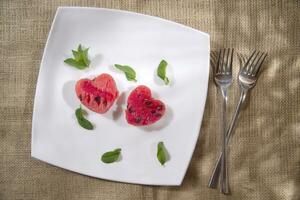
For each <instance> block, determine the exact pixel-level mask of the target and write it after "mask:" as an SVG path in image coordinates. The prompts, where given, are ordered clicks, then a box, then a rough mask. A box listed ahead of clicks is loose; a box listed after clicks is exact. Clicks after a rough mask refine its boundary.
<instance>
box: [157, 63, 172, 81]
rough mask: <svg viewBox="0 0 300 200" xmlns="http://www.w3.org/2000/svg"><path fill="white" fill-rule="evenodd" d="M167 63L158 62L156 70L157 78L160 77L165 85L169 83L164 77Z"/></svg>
mask: <svg viewBox="0 0 300 200" xmlns="http://www.w3.org/2000/svg"><path fill="white" fill-rule="evenodd" d="M167 65H168V63H167V62H166V61H165V60H162V61H160V63H159V65H158V68H157V76H158V77H160V78H161V79H162V80H163V81H164V82H165V84H166V85H168V84H169V83H170V81H169V79H168V77H167V76H166V68H167Z"/></svg>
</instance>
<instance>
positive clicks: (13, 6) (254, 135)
mask: <svg viewBox="0 0 300 200" xmlns="http://www.w3.org/2000/svg"><path fill="white" fill-rule="evenodd" d="M225 2H226V3H225ZM62 5H64V6H67V5H69V6H92V7H105V8H116V9H123V10H130V11H134V12H140V13H145V14H149V15H154V16H159V17H162V18H166V19H169V20H173V21H176V22H179V23H182V24H185V25H188V26H191V27H193V28H196V29H200V30H202V31H205V32H207V33H209V34H210V35H211V47H212V49H218V48H221V47H234V48H235V49H236V50H237V51H239V52H241V53H244V54H247V53H249V52H250V50H252V49H260V50H263V51H268V52H269V56H268V58H267V61H266V63H265V65H264V69H263V71H262V74H261V77H260V80H259V82H258V84H257V86H256V88H255V89H254V90H253V92H252V93H251V97H250V100H249V101H248V104H247V106H246V107H245V109H244V112H243V113H242V114H241V116H240V121H239V125H238V127H237V129H236V132H235V135H234V137H233V138H232V141H231V144H230V147H231V149H230V186H231V191H232V195H231V196H223V195H221V194H220V193H219V191H217V190H212V189H209V188H207V187H206V185H207V181H208V179H209V175H210V173H211V170H212V167H213V165H214V163H215V159H216V155H217V153H218V150H219V148H218V144H219V132H218V128H216V127H218V119H219V104H218V103H217V94H216V88H215V85H214V84H213V82H212V78H211V81H210V85H209V91H208V98H207V103H206V109H205V114H204V119H203V122H202V128H201V137H200V138H199V140H198V143H197V146H196V149H195V152H194V155H193V158H192V161H191V164H190V166H189V168H188V171H187V174H186V177H185V179H184V182H183V184H182V186H181V187H151V186H140V185H132V184H124V183H116V182H110V181H104V180H100V179H95V178H90V177H87V176H83V175H80V174H76V173H73V172H70V171H66V170H64V169H60V168H57V167H53V166H50V165H48V164H45V163H43V162H40V161H37V160H34V159H32V158H31V157H30V139H31V118H32V106H33V98H34V92H35V84H36V80H37V76H38V70H39V66H40V61H41V58H42V53H43V48H44V46H45V42H46V38H47V34H48V32H49V29H50V26H51V22H52V20H53V17H54V14H55V11H56V8H57V7H58V6H62ZM237 70H238V65H237V62H235V74H236V73H237ZM238 91H239V90H238V87H237V84H236V82H235V84H234V87H232V89H231V91H230V103H229V107H230V108H229V111H230V112H232V110H233V107H234V104H235V103H236V102H237V100H238ZM0 94H1V98H0V199H1V200H9V199H38V200H40V199H51V200H56V199H58V200H60V199H72V200H76V199H105V200H119V199H128V200H135V199H155V200H156V199H158V200H163V199H167V200H172V199H180V200H183V199H189V200H193V199H204V200H208V199H223V198H224V199H239V200H241V199H263V200H267V199H293V200H298V199H300V195H299V193H300V1H298V0H290V1H275V0H273V1H267V0H266V1H209V0H203V1H197V0H191V1H179V0H178V1H175V0H162V1H158V0H157V1H134V0H128V1H121V0H113V1H110V0H103V1H93V0H69V1H68V0H49V1H38V0H32V1H30V0H23V1H22V0H20V1H16V0H1V1H0Z"/></svg>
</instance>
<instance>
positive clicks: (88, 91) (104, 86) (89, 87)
mask: <svg viewBox="0 0 300 200" xmlns="http://www.w3.org/2000/svg"><path fill="white" fill-rule="evenodd" d="M75 90H76V94H77V97H78V98H79V100H80V101H81V103H82V104H83V105H85V106H86V107H87V108H89V109H90V110H92V111H94V112H97V113H101V114H102V113H105V112H107V111H108V110H109V109H110V107H111V106H112V105H113V104H114V102H115V100H116V98H117V97H118V94H119V92H118V89H117V86H116V83H115V81H114V79H113V78H112V77H111V76H110V75H109V74H101V75H99V76H97V77H96V78H94V79H93V80H90V79H80V80H79V81H77V83H76V87H75Z"/></svg>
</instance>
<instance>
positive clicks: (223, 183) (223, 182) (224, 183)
mask: <svg viewBox="0 0 300 200" xmlns="http://www.w3.org/2000/svg"><path fill="white" fill-rule="evenodd" d="M222 96H223V101H222V105H221V116H222V119H221V131H220V132H221V141H222V154H223V156H222V158H221V172H220V173H221V177H220V191H221V192H222V193H223V194H227V193H228V190H229V189H228V176H227V145H226V135H227V134H226V102H227V91H226V89H223V90H222Z"/></svg>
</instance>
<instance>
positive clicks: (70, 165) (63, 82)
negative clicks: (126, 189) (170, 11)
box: [31, 7, 210, 185]
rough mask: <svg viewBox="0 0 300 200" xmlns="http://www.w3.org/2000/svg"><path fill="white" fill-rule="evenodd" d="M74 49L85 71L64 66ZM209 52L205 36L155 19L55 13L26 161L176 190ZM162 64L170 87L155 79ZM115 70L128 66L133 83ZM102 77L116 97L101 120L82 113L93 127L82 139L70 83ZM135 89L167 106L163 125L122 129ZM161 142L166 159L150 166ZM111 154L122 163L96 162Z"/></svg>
mask: <svg viewBox="0 0 300 200" xmlns="http://www.w3.org/2000/svg"><path fill="white" fill-rule="evenodd" d="M79 43H81V44H82V45H84V46H85V47H90V50H89V56H90V59H91V66H90V68H89V69H87V70H78V69H75V68H73V67H71V66H68V65H66V64H64V62H63V60H64V59H66V58H67V57H71V49H76V48H77V46H78V44H79ZM209 51H210V48H209V35H208V34H206V33H203V32H201V31H198V30H195V29H192V28H189V27H186V26H183V25H180V24H177V23H174V22H171V21H167V20H164V19H160V18H157V17H151V16H146V15H142V14H137V13H132V12H126V11H119V10H111V9H102V8H76V7H75V8H74V7H61V8H58V10H57V12H56V15H55V18H54V22H53V24H52V28H51V31H50V33H49V37H48V41H47V44H46V47H45V51H44V55H43V59H42V63H41V67H40V72H39V77H38V81H37V88H36V95H35V102H34V111H33V125H32V149H31V155H32V157H34V158H37V159H40V160H42V161H45V162H47V163H50V164H52V165H56V166H59V167H62V168H65V169H68V170H71V171H74V172H78V173H81V174H85V175H89V176H93V177H98V178H102V179H109V180H114V181H122V182H128V183H138V184H147V185H180V184H181V182H182V180H183V177H184V175H185V173H186V170H187V167H188V164H189V162H190V159H191V157H192V154H193V151H194V148H195V145H196V142H197V138H198V135H199V131H200V126H201V121H202V116H203V112H204V106H205V100H206V94H207V86H208V76H209ZM161 59H165V60H166V61H167V62H168V63H169V66H168V71H167V73H168V76H169V78H170V79H171V82H172V83H171V85H170V86H165V85H164V84H163V82H162V81H161V80H159V79H157V78H156V76H155V71H156V68H157V66H158V64H159V62H160V61H161ZM114 63H119V64H128V65H130V66H132V67H133V68H134V69H135V71H136V72H137V79H138V82H137V83H134V82H128V81H127V80H126V78H125V76H124V74H123V73H121V72H119V71H116V70H114V69H113V67H112V66H113V64H114ZM103 72H105V73H109V74H111V75H112V76H113V77H114V79H115V81H116V83H117V86H118V89H119V92H120V94H121V96H120V98H119V99H118V101H117V104H115V105H114V107H112V109H111V110H110V111H109V112H108V113H106V114H104V115H100V114H97V113H93V112H92V111H88V113H89V115H88V119H89V120H90V121H91V122H93V123H94V124H95V129H94V130H92V131H88V130H85V129H83V128H81V127H80V126H79V125H78V124H77V122H76V118H75V114H74V111H75V109H76V108H77V107H78V106H79V104H80V102H79V100H78V99H77V97H76V96H75V90H74V87H75V82H76V80H79V79H80V78H84V77H93V76H96V75H99V74H101V73H103ZM141 84H143V85H147V86H149V87H150V88H151V89H152V91H153V93H154V97H157V98H159V99H160V100H162V101H163V102H165V104H166V105H167V112H166V115H165V116H164V117H163V118H162V119H161V121H159V122H158V123H157V124H155V125H152V126H149V127H144V128H138V127H134V126H131V125H128V124H127V122H126V120H125V115H124V108H126V98H127V96H128V94H129V92H130V91H131V90H132V89H133V88H134V87H136V86H138V85H141ZM86 110H87V109H86ZM159 141H163V142H164V143H165V146H166V148H167V149H168V152H169V154H170V160H169V161H168V162H167V163H166V164H165V166H161V165H160V163H159V162H158V161H157V158H156V151H157V149H156V148H157V143H158V142H159ZM115 148H121V149H122V158H121V160H120V161H119V162H115V163H112V164H104V163H102V162H101V160H100V158H101V155H102V154H103V153H104V152H106V151H109V150H113V149H115Z"/></svg>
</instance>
